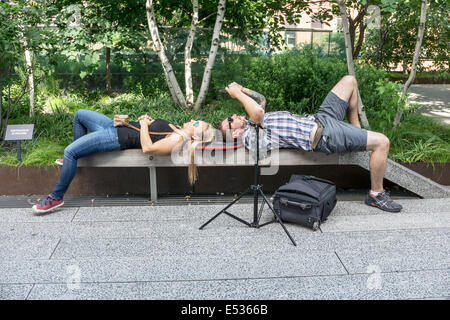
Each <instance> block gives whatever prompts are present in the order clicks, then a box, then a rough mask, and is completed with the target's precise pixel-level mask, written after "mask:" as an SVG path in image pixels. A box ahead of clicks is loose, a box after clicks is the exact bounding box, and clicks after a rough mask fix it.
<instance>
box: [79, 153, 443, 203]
mask: <svg viewBox="0 0 450 320" xmlns="http://www.w3.org/2000/svg"><path fill="white" fill-rule="evenodd" d="M262 155H263V156H264V154H262ZM369 157H370V153H369V152H357V153H345V154H331V155H325V154H323V153H320V152H305V151H302V150H297V149H280V150H277V151H272V152H271V153H269V154H268V155H267V156H266V157H265V158H263V159H262V160H260V165H261V167H262V168H261V173H262V174H264V173H269V174H270V172H271V171H270V170H277V166H304V165H358V166H361V167H363V168H365V169H367V170H369ZM188 163H189V162H188V159H187V156H186V155H174V156H156V155H147V154H144V153H143V152H142V150H140V149H129V150H122V151H113V152H103V153H97V154H94V155H91V156H89V157H86V158H81V159H79V161H78V166H79V167H146V168H148V169H149V176H150V200H151V201H157V199H158V191H157V181H156V168H159V167H187V166H188ZM196 163H197V165H198V166H199V167H202V166H203V167H205V166H209V167H211V166H227V167H228V166H253V165H254V159H253V156H252V154H250V153H249V152H248V151H247V150H246V149H245V148H239V149H231V150H225V151H218V150H215V151H207V150H204V151H201V150H197V154H196ZM265 170H266V171H265ZM275 173H276V171H273V174H275ZM385 178H386V179H388V180H390V181H392V182H394V183H396V184H398V185H399V186H401V187H403V188H405V189H407V190H409V191H411V192H414V193H415V194H417V195H419V196H421V197H423V198H442V197H449V196H450V189H449V188H448V187H446V186H442V185H440V184H438V183H436V182H434V181H432V180H430V179H428V178H426V177H424V176H422V175H420V174H418V173H416V172H414V171H412V170H410V169H408V168H406V167H404V166H402V165H400V164H398V163H396V162H394V161H391V160H388V164H387V168H386V173H385Z"/></svg>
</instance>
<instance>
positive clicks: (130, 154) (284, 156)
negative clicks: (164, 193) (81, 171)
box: [78, 148, 339, 167]
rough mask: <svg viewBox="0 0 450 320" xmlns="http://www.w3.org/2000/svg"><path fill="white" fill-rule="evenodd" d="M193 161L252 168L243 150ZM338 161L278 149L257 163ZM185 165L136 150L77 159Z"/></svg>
mask: <svg viewBox="0 0 450 320" xmlns="http://www.w3.org/2000/svg"><path fill="white" fill-rule="evenodd" d="M196 162H197V165H198V166H200V167H210V166H253V165H254V161H253V157H252V155H251V154H250V153H249V152H248V151H247V150H246V149H243V148H242V149H238V150H232V151H231V152H230V151H226V152H217V151H215V153H213V154H209V153H203V156H202V154H201V151H198V153H197V158H196ZM338 162H339V156H338V155H337V154H332V155H329V156H326V155H325V154H323V153H316V152H305V151H301V150H296V149H282V150H279V151H278V152H272V153H271V154H270V155H269V156H268V157H267V158H265V159H262V160H260V165H261V166H270V165H276V164H278V165H282V166H289V165H323V164H338ZM188 163H189V162H188V159H187V157H184V158H183V157H179V156H176V157H174V158H172V157H171V156H156V155H146V154H144V153H143V152H142V151H141V150H140V149H129V150H122V151H112V152H101V153H96V154H93V155H91V156H88V157H85V158H81V159H79V160H78V166H79V167H186V166H187V165H188Z"/></svg>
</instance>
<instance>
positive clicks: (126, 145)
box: [117, 119, 173, 150]
mask: <svg viewBox="0 0 450 320" xmlns="http://www.w3.org/2000/svg"><path fill="white" fill-rule="evenodd" d="M130 124H131V125H132V126H134V127H136V128H138V129H140V128H141V126H140V124H139V122H137V121H134V122H130ZM148 131H149V132H159V133H161V132H169V133H170V132H173V130H172V128H171V127H170V126H169V122H167V121H166V120H163V119H155V121H153V123H152V124H151V125H149V126H148ZM140 136H141V134H140V132H139V131H136V130H134V129H132V128H129V127H117V137H118V138H119V144H120V150H124V149H138V148H141V138H140ZM165 137H167V135H163V134H150V139H151V140H152V142H153V143H155V142H156V141H159V140H161V139H164V138H165Z"/></svg>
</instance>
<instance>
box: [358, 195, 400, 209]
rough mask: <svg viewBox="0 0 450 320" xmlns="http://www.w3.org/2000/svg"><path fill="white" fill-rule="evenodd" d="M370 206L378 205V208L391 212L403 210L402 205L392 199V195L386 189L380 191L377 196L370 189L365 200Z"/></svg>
mask: <svg viewBox="0 0 450 320" xmlns="http://www.w3.org/2000/svg"><path fill="white" fill-rule="evenodd" d="M364 202H365V203H366V204H367V205H368V206H371V207H376V208H378V209H381V210H384V211H389V212H400V210H402V208H403V207H402V206H401V205H400V204H398V203H396V202H394V201H393V200H392V199H391V196H390V194H389V193H388V192H386V190H383V192H381V193H379V194H378V195H377V196H375V197H374V196H371V195H370V191H369V194H368V195H367V196H366V200H365V201H364Z"/></svg>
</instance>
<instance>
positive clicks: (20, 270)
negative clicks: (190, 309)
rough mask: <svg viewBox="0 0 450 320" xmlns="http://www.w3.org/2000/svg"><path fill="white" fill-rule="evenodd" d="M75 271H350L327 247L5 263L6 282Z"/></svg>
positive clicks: (145, 277)
mask: <svg viewBox="0 0 450 320" xmlns="http://www.w3.org/2000/svg"><path fill="white" fill-rule="evenodd" d="M75 270H76V272H75ZM74 274H79V276H80V277H79V278H80V281H81V282H134V281H138V282H139V281H182V280H192V281H194V280H196V281H203V280H213V279H214V280H220V279H251V278H270V277H280V276H281V277H292V276H296V275H299V274H301V275H304V276H313V275H336V274H346V271H345V269H344V267H343V266H342V264H341V262H340V261H339V259H338V258H337V257H336V255H335V254H334V253H327V252H325V253H324V252H321V251H317V252H307V253H305V254H302V255H299V254H297V252H291V253H284V254H282V255H276V259H274V257H273V256H272V257H271V259H268V257H267V256H266V255H254V254H253V253H240V252H235V254H234V255H233V256H221V257H217V256H208V255H201V256H193V255H191V256H182V257H171V256H164V257H161V256H160V257H153V256H152V254H151V252H149V257H148V258H146V259H89V260H87V259H86V260H81V259H79V260H28V261H27V263H26V264H24V263H22V261H7V262H5V263H2V265H1V266H0V283H3V284H5V283H15V284H25V283H67V281H69V280H70V279H72V278H73V275H74Z"/></svg>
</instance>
